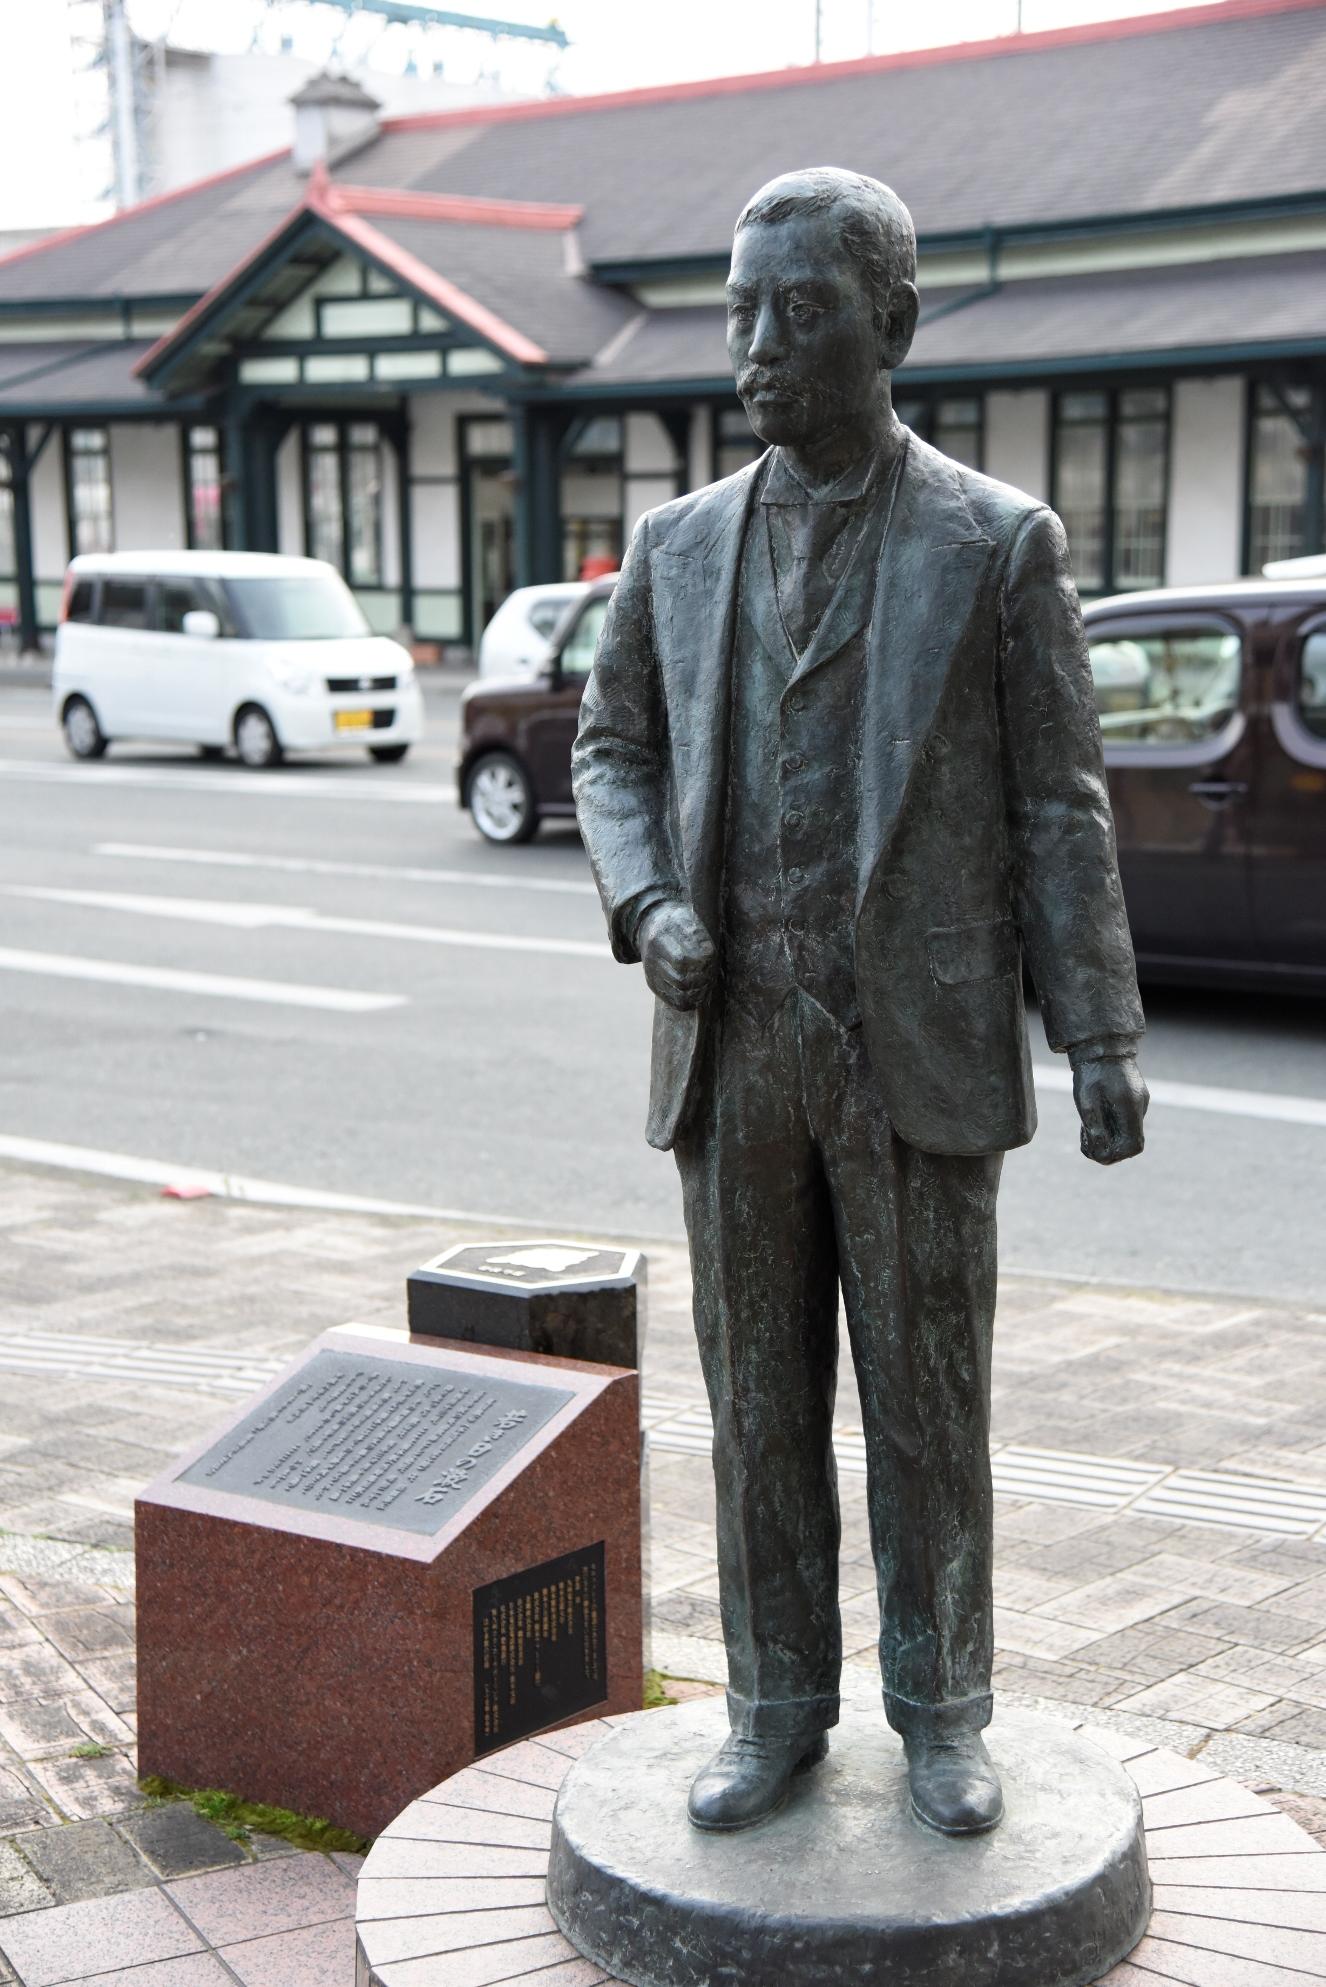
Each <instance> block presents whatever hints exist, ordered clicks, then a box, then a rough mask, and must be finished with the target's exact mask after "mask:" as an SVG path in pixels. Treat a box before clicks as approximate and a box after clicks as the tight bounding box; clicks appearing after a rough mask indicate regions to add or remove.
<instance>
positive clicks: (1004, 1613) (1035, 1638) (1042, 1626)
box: [994, 1607, 1098, 1657]
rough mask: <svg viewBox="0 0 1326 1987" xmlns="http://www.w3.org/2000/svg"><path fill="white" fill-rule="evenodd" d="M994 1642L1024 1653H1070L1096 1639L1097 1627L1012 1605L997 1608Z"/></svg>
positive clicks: (1037, 1654) (997, 1645) (1031, 1654)
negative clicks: (1062, 1619)
mask: <svg viewBox="0 0 1326 1987" xmlns="http://www.w3.org/2000/svg"><path fill="white" fill-rule="evenodd" d="M994 1632H995V1646H996V1648H999V1649H1012V1650H1014V1651H1015V1652H1016V1653H1017V1654H1019V1655H1024V1656H1051V1657H1055V1656H1071V1655H1073V1654H1074V1652H1075V1651H1076V1650H1078V1649H1084V1648H1085V1647H1086V1646H1087V1644H1088V1643H1089V1642H1094V1641H1095V1640H1096V1637H1097V1633H1098V1631H1097V1630H1096V1629H1094V1628H1081V1627H1078V1626H1075V1625H1073V1624H1072V1623H1070V1622H1066V1621H1051V1620H1049V1619H1048V1618H1047V1617H1046V1616H1045V1615H1039V1614H1019V1613H1017V1611H1016V1610H1015V1609H1013V1608H1001V1607H996V1609H995V1611H994Z"/></svg>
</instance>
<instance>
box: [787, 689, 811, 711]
mask: <svg viewBox="0 0 1326 1987" xmlns="http://www.w3.org/2000/svg"><path fill="white" fill-rule="evenodd" d="M787 708H788V710H789V711H791V712H792V713H793V715H794V716H797V717H799V716H800V715H801V713H802V711H804V710H805V708H806V700H805V698H804V697H803V696H802V694H801V692H800V691H799V690H794V691H793V693H792V695H791V696H790V697H789V698H788V700H787Z"/></svg>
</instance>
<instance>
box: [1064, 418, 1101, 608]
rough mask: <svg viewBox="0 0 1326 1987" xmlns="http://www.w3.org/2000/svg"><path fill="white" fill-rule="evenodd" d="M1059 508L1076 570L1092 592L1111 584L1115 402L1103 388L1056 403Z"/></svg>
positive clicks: (1097, 591) (1088, 591)
mask: <svg viewBox="0 0 1326 1987" xmlns="http://www.w3.org/2000/svg"><path fill="white" fill-rule="evenodd" d="M1055 416H1056V418H1055V435H1054V508H1055V509H1056V510H1057V511H1058V513H1059V515H1060V517H1061V518H1062V519H1063V524H1064V530H1065V531H1066V532H1067V533H1068V544H1069V548H1070V550H1071V552H1072V555H1073V573H1074V575H1075V577H1076V579H1077V583H1078V585H1079V586H1080V587H1081V588H1082V589H1083V591H1084V592H1087V593H1100V592H1102V591H1104V590H1105V589H1106V588H1107V587H1108V586H1109V584H1110V580H1109V577H1108V572H1107V565H1106V556H1105V506H1106V489H1107V484H1108V481H1109V446H1110V444H1109V402H1108V399H1107V397H1106V395H1105V394H1103V393H1065V394H1062V395H1061V396H1060V398H1059V400H1058V402H1057V404H1056V408H1055Z"/></svg>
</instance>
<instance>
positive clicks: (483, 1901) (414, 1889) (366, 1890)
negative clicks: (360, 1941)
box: [358, 1875, 545, 1924]
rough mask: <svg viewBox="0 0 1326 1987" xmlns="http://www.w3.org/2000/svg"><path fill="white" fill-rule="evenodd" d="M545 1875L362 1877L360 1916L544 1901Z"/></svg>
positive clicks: (506, 1906)
mask: <svg viewBox="0 0 1326 1987" xmlns="http://www.w3.org/2000/svg"><path fill="white" fill-rule="evenodd" d="M544 1890H545V1877H544V1876H543V1875H540V1876H537V1877H454V1878H453V1877H383V1878H382V1879H381V1880H379V1879H378V1878H376V1877H361V1878H360V1880H359V1907H358V1911H359V1918H360V1920H361V1922H362V1923H365V1924H366V1923H368V1921H369V1920H371V1919H374V1918H408V1917H413V1916H414V1915H415V1914H416V1913H422V1912H430V1913H431V1912H440V1911H506V1910H519V1909H520V1908H521V1907H522V1906H524V1905H530V1904H542V1903H543V1899H544Z"/></svg>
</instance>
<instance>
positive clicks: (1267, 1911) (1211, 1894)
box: [1155, 1883, 1326, 1934]
mask: <svg viewBox="0 0 1326 1987" xmlns="http://www.w3.org/2000/svg"><path fill="white" fill-rule="evenodd" d="M1155 1897H1156V1910H1157V1911H1173V1912H1179V1913H1182V1914H1184V1915H1185V1916H1187V1917H1192V1918H1220V1919H1226V1920H1228V1921H1229V1922H1230V1923H1232V1924H1246V1925H1248V1926H1250V1927H1251V1928H1253V1929H1254V1930H1256V1929H1260V1927H1262V1926H1264V1925H1283V1926H1285V1927H1287V1928H1288V1929H1289V1930H1290V1931H1300V1932H1320V1933H1323V1934H1326V1894H1324V1893H1316V1892H1312V1891H1284V1890H1279V1891H1268V1890H1233V1889H1224V1890H1216V1889H1211V1890H1197V1889H1195V1888H1194V1887H1193V1886H1192V1885H1190V1884H1184V1883H1173V1884H1171V1883H1165V1884H1157V1885H1156V1887H1155Z"/></svg>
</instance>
